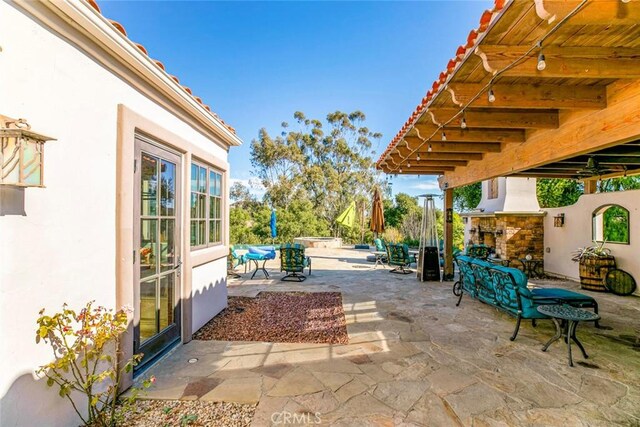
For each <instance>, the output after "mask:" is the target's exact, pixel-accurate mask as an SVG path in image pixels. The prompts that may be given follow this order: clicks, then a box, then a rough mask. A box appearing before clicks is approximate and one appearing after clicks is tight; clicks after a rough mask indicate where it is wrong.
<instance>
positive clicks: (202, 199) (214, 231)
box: [191, 163, 222, 247]
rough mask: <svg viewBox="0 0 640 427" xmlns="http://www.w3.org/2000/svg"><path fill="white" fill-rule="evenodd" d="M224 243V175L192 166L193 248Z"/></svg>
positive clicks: (202, 167)
mask: <svg viewBox="0 0 640 427" xmlns="http://www.w3.org/2000/svg"><path fill="white" fill-rule="evenodd" d="M219 243H222V175H221V174H220V173H219V172H217V171H216V170H215V169H213V168H210V167H207V166H204V165H200V164H197V163H192V164H191V247H206V246H208V245H213V244H219Z"/></svg>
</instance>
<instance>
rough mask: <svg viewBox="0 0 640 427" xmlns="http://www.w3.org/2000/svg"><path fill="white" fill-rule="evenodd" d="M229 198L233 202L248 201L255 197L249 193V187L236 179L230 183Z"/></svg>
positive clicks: (254, 199) (253, 200)
mask: <svg viewBox="0 0 640 427" xmlns="http://www.w3.org/2000/svg"><path fill="white" fill-rule="evenodd" d="M229 198H230V199H231V202H233V203H248V202H255V201H256V197H255V196H254V195H253V194H251V190H249V187H247V186H246V185H244V184H243V183H241V182H238V181H236V182H234V183H233V185H231V188H230V189H229Z"/></svg>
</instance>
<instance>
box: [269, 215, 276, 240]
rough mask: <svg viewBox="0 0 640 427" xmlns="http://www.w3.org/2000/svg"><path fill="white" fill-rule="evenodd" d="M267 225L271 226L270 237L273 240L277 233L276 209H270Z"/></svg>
mask: <svg viewBox="0 0 640 427" xmlns="http://www.w3.org/2000/svg"><path fill="white" fill-rule="evenodd" d="M269 226H270V227H271V239H272V240H274V239H275V238H276V236H277V235H278V229H277V228H276V210H275V209H272V210H271V220H270V221H269Z"/></svg>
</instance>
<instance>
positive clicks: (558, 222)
mask: <svg viewBox="0 0 640 427" xmlns="http://www.w3.org/2000/svg"><path fill="white" fill-rule="evenodd" d="M553 226H554V227H563V226H564V214H563V213H561V214H558V215H556V216H554V217H553Z"/></svg>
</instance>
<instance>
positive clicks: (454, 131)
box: [410, 123, 526, 143]
mask: <svg viewBox="0 0 640 427" xmlns="http://www.w3.org/2000/svg"><path fill="white" fill-rule="evenodd" d="M434 132H437V133H436V135H435V136H434V139H433V140H437V141H441V140H442V130H439V129H438V126H436V125H434V124H431V123H418V124H416V125H415V127H414V129H413V130H412V131H411V132H410V134H411V135H412V136H414V135H415V136H416V137H418V138H420V137H422V138H423V139H424V138H428V137H429V136H431V135H432V134H433V133H434ZM444 133H445V136H446V138H447V139H446V141H452V142H505V143H506V142H524V141H525V139H526V137H525V132H524V130H522V129H460V128H459V127H457V128H454V127H451V128H445V129H444ZM433 140H432V141H433Z"/></svg>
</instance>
